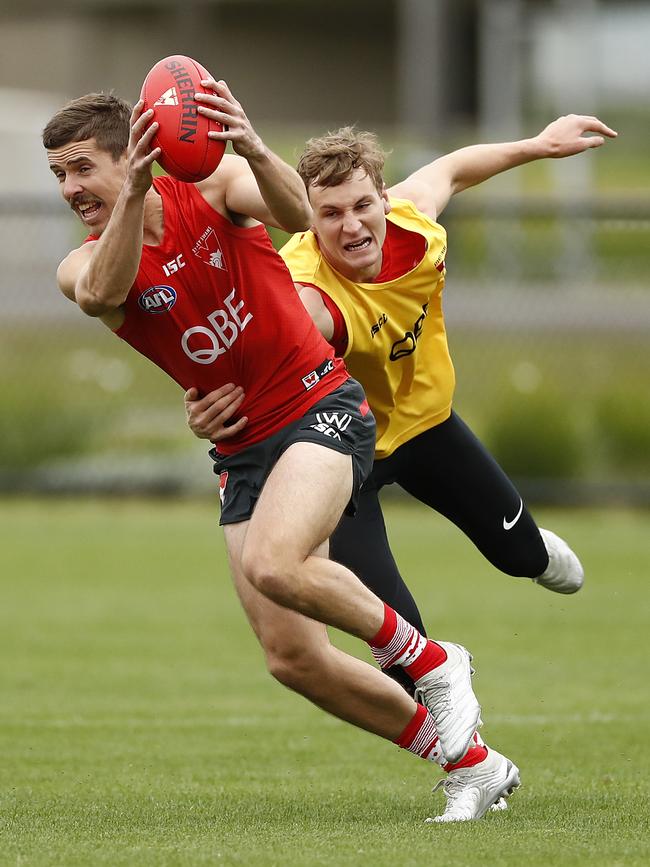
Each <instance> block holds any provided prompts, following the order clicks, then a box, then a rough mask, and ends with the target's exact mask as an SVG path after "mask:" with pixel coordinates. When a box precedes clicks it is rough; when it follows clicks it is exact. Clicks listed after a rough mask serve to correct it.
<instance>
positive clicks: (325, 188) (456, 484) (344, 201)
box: [187, 115, 616, 629]
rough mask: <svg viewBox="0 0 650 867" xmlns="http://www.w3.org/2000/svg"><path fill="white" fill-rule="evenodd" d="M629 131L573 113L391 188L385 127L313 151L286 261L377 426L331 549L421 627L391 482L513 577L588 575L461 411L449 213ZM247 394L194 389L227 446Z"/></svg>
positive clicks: (211, 434) (549, 579) (203, 419)
mask: <svg viewBox="0 0 650 867" xmlns="http://www.w3.org/2000/svg"><path fill="white" fill-rule="evenodd" d="M615 136H616V133H615V132H614V130H612V129H610V128H609V127H608V126H606V125H605V124H604V123H602V122H601V121H600V120H598V119H597V118H595V117H587V116H582V115H567V116H565V117H561V118H558V119H557V120H555V121H554V122H553V123H551V124H549V125H548V126H547V127H546V128H545V129H544V130H542V132H541V133H539V134H538V135H537V136H535V137H533V138H530V139H524V140H522V141H517V142H506V143H500V144H484V145H474V146H471V147H467V148H462V149H460V150H458V151H455V152H453V153H451V154H447V155H446V156H443V157H440V158H439V159H436V160H435V161H433V162H431V163H429V164H427V165H425V166H424V167H422V168H421V169H419V170H417V171H416V172H414V173H413V174H411V175H410V176H409V177H407V178H406V179H405V180H404V181H402V182H400V183H398V184H396V185H394V186H392V187H391V188H390V189H386V186H385V184H384V179H383V168H384V156H385V155H384V152H383V151H382V150H381V148H380V146H379V144H378V142H377V139H376V137H375V136H374V135H373V134H371V133H366V132H359V131H356V130H354V129H352V128H349V127H346V128H343V129H341V130H339V131H338V132H337V133H334V134H329V135H326V136H323V137H322V138H316V139H311V140H310V141H309V142H308V143H307V146H306V148H305V150H304V152H303V154H302V156H301V159H300V162H299V166H298V172H299V174H300V175H301V177H302V179H303V181H304V183H305V186H306V187H307V191H308V193H309V199H310V202H311V205H312V208H313V212H314V213H313V221H312V227H311V230H310V231H308V232H303V233H299V234H297V235H294V236H293V238H291V239H290V240H289V242H288V243H287V244H286V245H285V247H284V248H283V249H282V250H281V255H282V256H283V258H284V260H285V262H286V263H287V265H288V267H289V270H290V271H291V274H292V276H293V279H294V281H295V283H296V287H297V289H298V291H299V292H300V297H301V299H302V301H303V303H304V304H305V306H306V308H307V309H308V310H309V312H310V314H311V315H312V318H313V319H314V321H315V322H316V324H317V325H318V327H319V329H320V330H321V332H322V333H323V335H324V336H325V337H326V339H327V340H329V341H330V342H331V343H332V344H333V345H334V346H335V348H336V350H337V354H339V355H341V356H343V357H344V358H345V361H346V364H347V367H348V369H349V371H350V373H351V374H352V376H354V377H355V378H356V379H358V380H359V381H360V382H361V384H362V385H363V387H364V389H365V392H366V395H367V398H368V402H369V404H370V407H371V409H372V411H373V413H374V415H375V418H376V421H377V447H376V456H375V457H376V459H375V464H374V469H373V473H372V475H371V477H370V479H369V480H368V481H367V482H366V484H365V485H364V488H363V492H362V497H361V502H360V505H359V510H358V512H357V515H356V516H355V517H354V518H345V517H344V518H343V520H342V521H341V524H340V525H339V527H338V528H337V531H336V533H335V534H334V536H333V537H332V539H331V543H330V553H331V556H332V558H333V559H335V560H337V561H339V562H343V563H345V564H346V565H348V566H349V567H350V568H351V569H352V570H353V571H355V572H356V573H357V574H358V575H360V577H361V578H362V579H363V580H364V581H365V582H367V583H368V585H369V586H370V587H371V588H372V589H373V590H374V591H375V592H376V593H377V594H378V595H379V596H381V597H382V598H383V599H385V601H386V602H388V603H389V604H391V605H393V606H394V607H395V608H396V609H397V610H398V611H400V613H401V614H402V615H403V616H405V617H406V618H407V619H409V620H410V622H413V623H414V624H415V625H417V626H418V627H419V628H421V629H423V628H424V627H423V624H422V620H421V618H420V616H419V614H418V612H417V607H416V606H415V603H414V602H413V599H412V597H411V595H410V593H409V591H408V589H407V588H406V585H405V584H404V581H403V580H402V578H401V576H400V574H399V571H398V569H397V566H396V565H395V562H394V560H393V557H392V554H391V552H390V548H389V546H388V540H387V537H386V530H385V526H384V522H383V518H382V514H381V508H380V505H379V500H378V492H379V490H380V489H381V488H382V487H383V486H384V485H387V484H392V483H397V484H399V485H400V486H401V487H403V488H404V489H405V490H406V491H408V492H409V493H410V494H412V495H413V496H414V497H416V499H418V500H420V501H421V502H423V503H426V504H427V505H429V506H431V507H432V508H433V509H435V510H436V511H438V512H440V513H441V514H443V515H445V516H446V517H448V518H449V519H450V520H451V521H453V522H454V523H455V524H456V525H457V526H458V527H459V528H460V529H461V530H463V532H464V533H465V534H466V535H467V536H468V537H469V538H470V539H471V540H472V541H473V542H474V544H475V545H476V546H477V547H478V548H479V550H480V551H481V552H482V553H483V555H484V556H485V557H486V558H487V559H488V560H489V561H490V562H491V563H492V564H493V565H494V566H496V567H497V568H498V569H500V570H501V571H503V572H505V573H507V574H509V575H513V576H521V577H528V578H531V579H533V580H534V581H536V582H537V583H539V584H541V585H542V586H544V587H547V588H548V589H550V590H554V591H555V592H558V593H574V592H576V591H577V590H579V589H580V587H581V586H582V582H583V572H582V567H581V565H580V562H579V560H578V558H577V557H576V555H575V554H574V553H573V552H572V551H571V549H570V548H569V547H568V545H567V544H566V543H565V542H564V541H563V540H562V539H560V538H559V537H558V536H556V535H555V534H554V533H552V532H550V531H548V530H543V529H542V530H540V529H538V527H537V526H536V524H535V522H534V521H533V519H532V517H531V515H530V513H529V512H528V510H527V508H526V506H525V504H524V503H523V501H522V498H521V496H520V495H519V493H518V492H517V490H516V489H515V487H514V486H513V484H512V482H511V481H510V480H509V479H508V477H507V476H506V475H505V473H504V472H503V470H502V469H501V468H500V467H499V466H498V464H497V463H496V462H495V460H494V458H492V456H491V455H490V454H489V453H488V452H487V450H486V449H485V447H484V446H483V445H482V444H481V443H480V442H479V440H478V439H477V438H476V437H475V436H474V434H473V433H472V432H471V431H470V430H469V428H468V427H467V425H465V424H464V422H463V421H462V420H461V419H460V418H459V417H458V415H457V414H456V413H455V412H454V411H453V410H452V396H453V391H454V369H453V365H452V362H451V358H450V356H449V350H448V348H447V337H446V332H445V322H444V318H443V313H442V303H441V299H442V291H443V287H444V283H445V253H446V249H447V243H446V232H445V230H444V228H443V227H442V226H441V225H440V224H439V223H438V222H437V219H438V217H439V215H440V213H441V212H442V211H443V210H444V208H445V207H446V205H447V204H448V202H449V200H450V199H451V197H452V196H453V195H455V194H457V193H459V192H461V191H462V190H465V189H467V188H468V187H471V186H474V185H476V184H478V183H481V182H482V181H485V180H487V179H488V178H490V177H493V176H494V175H496V174H498V173H499V172H502V171H504V170H507V169H511V168H514V167H516V166H519V165H522V164H524V163H527V162H531V161H533V160H537V159H542V158H560V157H567V156H572V155H575V154H579V153H582V152H583V151H585V150H588V149H590V148H594V147H599V146H601V145H602V144H603V143H604V141H605V139H606V138H614V137H615ZM240 392H241V390H240V389H236V388H235V386H234V385H233V386H232V387H231V388H230V387H229V388H228V390H226V391H224V392H223V394H222V393H221V391H220V392H218V393H213V394H212V395H208V396H207V397H205V398H203V399H202V400H200V401H197V400H192V398H194V397H196V395H194V394H190V395H189V397H188V400H187V409H188V418H189V423H190V426H191V427H192V430H193V431H194V433H195V434H197V436H202V437H206V438H209V439H211V440H212V441H213V442H217V441H219V440H220V439H222V438H225V437H227V436H229V434H230V430H232V429H233V427H234V429H235V430H237V429H239V428H240V426H241V425H244V424H245V423H246V419H242V418H239V419H237V418H236V411H237V408H238V406H239V404H240V402H241V396H240ZM233 419H235V424H234V425H233V427H224V423H225V422H226V421H229V422H230V421H232V420H233Z"/></svg>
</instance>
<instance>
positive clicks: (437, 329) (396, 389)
mask: <svg viewBox="0 0 650 867" xmlns="http://www.w3.org/2000/svg"><path fill="white" fill-rule="evenodd" d="M391 206H392V210H391V212H390V213H389V214H388V217H387V219H388V220H390V221H392V222H393V223H395V225H397V226H400V227H401V228H403V229H407V230H408V231H411V232H417V233H418V234H420V235H422V236H423V237H424V239H425V241H426V252H425V254H424V257H423V258H422V260H421V261H420V262H419V263H418V264H417V265H416V266H415V267H414V268H413V269H412V270H411V271H409V272H408V273H407V274H405V275H404V276H402V277H398V278H397V279H395V280H390V281H388V282H386V283H353V282H352V281H351V280H348V279H346V278H345V277H343V276H342V275H341V274H339V273H338V272H337V271H335V270H334V269H333V268H332V267H331V266H330V265H329V263H328V262H327V261H326V260H325V258H324V257H323V256H322V255H321V252H320V249H319V247H318V243H317V241H316V238H315V236H314V235H313V233H312V232H304V233H302V234H298V235H294V237H293V238H292V239H291V240H290V241H289V242H288V243H287V244H286V245H285V246H284V247H283V248H282V250H280V255H281V256H282V257H283V259H284V261H285V262H286V264H287V266H288V268H289V271H290V272H291V276H292V277H293V279H294V281H295V282H296V283H311V284H313V285H314V286H317V287H318V288H319V289H321V290H322V291H323V292H325V293H326V294H327V295H329V296H330V298H331V299H332V300H333V301H334V303H335V304H336V306H337V307H338V308H339V310H340V311H341V313H342V315H343V318H344V319H345V324H346V327H347V332H348V346H347V351H346V353H345V363H346V365H347V367H348V370H349V371H350V373H351V375H352V376H353V377H354V378H355V379H357V380H358V381H359V382H360V383H361V385H362V386H363V388H364V390H365V392H366V396H367V398H368V403H369V404H370V408H371V409H372V411H373V413H374V416H375V418H376V420H377V446H376V457H377V458H386V457H388V455H390V454H392V453H393V452H394V451H395V449H396V448H398V446H400V445H402V444H403V443H405V442H407V441H408V440H410V439H413V437H415V436H417V434H419V433H422V432H423V431H425V430H427V429H428V428H431V427H433V426H434V425H437V424H440V422H442V421H444V420H445V419H447V418H448V417H449V415H450V413H451V399H452V396H453V393H454V385H455V377H454V368H453V365H452V362H451V358H450V356H449V350H448V348H447V335H446V332H445V323H444V319H443V315H442V290H443V287H444V285H445V268H444V260H445V253H446V251H447V233H446V232H445V230H444V229H443V227H442V226H440V225H439V224H438V223H435V222H434V221H433V220H431V219H430V218H429V217H427V216H426V215H424V214H422V213H420V212H419V211H418V210H417V208H416V207H415V206H414V205H413V203H412V202H409V201H407V200H406V199H391Z"/></svg>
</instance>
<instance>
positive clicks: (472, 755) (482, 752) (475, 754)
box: [442, 732, 488, 773]
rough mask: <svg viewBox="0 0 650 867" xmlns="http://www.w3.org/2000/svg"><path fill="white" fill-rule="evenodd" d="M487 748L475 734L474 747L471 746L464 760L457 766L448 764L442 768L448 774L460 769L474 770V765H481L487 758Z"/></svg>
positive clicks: (475, 733)
mask: <svg viewBox="0 0 650 867" xmlns="http://www.w3.org/2000/svg"><path fill="white" fill-rule="evenodd" d="M487 754H488V751H487V747H486V746H485V744H484V743H483V741H482V740H481V738H480V736H479V733H478V732H474V746H471V747H470V748H469V749H468V750H467V752H466V753H465V755H464V756H463V758H462V759H461V760H460V761H459V762H456V764H455V765H451V764H446V765H443V766H442V767H443V768H444V770H445V771H447V772H448V773H449V772H450V771H457V770H458V768H473V767H474V765H479V764H480V763H481V762H482V761H483V760H484V759H485V758H487Z"/></svg>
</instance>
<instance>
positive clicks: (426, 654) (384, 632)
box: [368, 603, 447, 681]
mask: <svg viewBox="0 0 650 867" xmlns="http://www.w3.org/2000/svg"><path fill="white" fill-rule="evenodd" d="M368 644H369V645H370V649H371V650H372V655H373V656H374V657H375V659H376V660H377V662H378V663H379V665H380V666H381V667H382V668H390V666H392V665H401V666H402V667H403V668H404V671H405V672H406V673H407V674H408V675H409V677H411V678H412V679H413V680H414V681H415V680H418V679H419V678H420V677H422V675H424V674H427V672H429V671H431V670H432V669H433V668H437V666H439V665H441V664H442V663H443V662H444V661H445V660H446V659H447V654H446V652H445V651H444V650H443V648H442V647H441V646H440V645H439V644H436V642H435V641H430V640H427V639H426V638H425V637H424V635H421V634H420V633H419V632H418V630H417V629H416V628H415V627H414V626H412V625H411V624H410V623H408V622H407V621H406V620H404V618H403V617H402V616H401V615H400V614H398V613H397V612H396V611H395V610H394V609H393V608H391V607H390V605H386V604H385V603H384V622H383V623H382V626H381V629H380V630H379V632H378V633H377V634H376V635H375V636H374V637H373V638H371V639H370V641H369V642H368Z"/></svg>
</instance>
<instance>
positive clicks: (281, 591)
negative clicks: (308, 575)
mask: <svg viewBox="0 0 650 867" xmlns="http://www.w3.org/2000/svg"><path fill="white" fill-rule="evenodd" d="M242 570H243V572H244V575H245V576H246V578H247V579H248V581H250V583H251V584H252V585H253V587H255V589H256V590H259V592H260V593H261V594H262V595H263V596H266V598H267V599H270V600H271V601H272V602H275V603H276V604H277V605H282V606H284V607H285V608H295V607H297V603H298V595H297V593H296V587H297V576H296V571H295V570H294V569H293V568H292V565H291V563H290V562H288V561H286V560H281V559H280V558H278V557H270V556H269V555H268V554H262V553H260V552H256V551H255V549H251V550H250V551H245V552H244V556H243V557H242Z"/></svg>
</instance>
